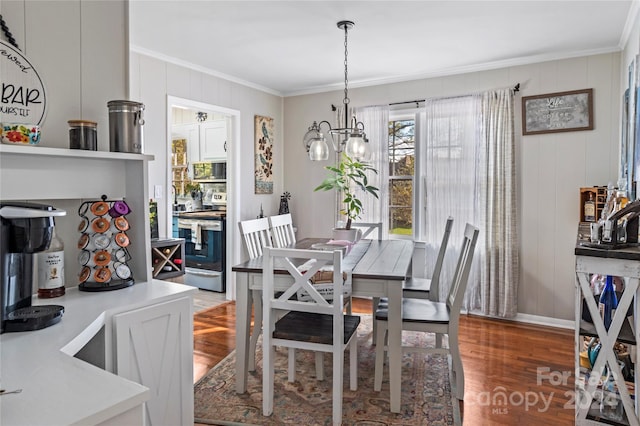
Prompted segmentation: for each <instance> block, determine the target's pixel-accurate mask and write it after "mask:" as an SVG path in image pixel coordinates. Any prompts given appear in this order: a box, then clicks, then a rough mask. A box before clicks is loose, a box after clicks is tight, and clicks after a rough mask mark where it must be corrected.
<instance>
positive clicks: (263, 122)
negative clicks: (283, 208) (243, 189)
mask: <svg viewBox="0 0 640 426" xmlns="http://www.w3.org/2000/svg"><path fill="white" fill-rule="evenodd" d="M254 137H255V172H254V173H255V182H256V184H255V188H256V189H255V193H256V194H273V118H270V117H263V116H261V115H256V116H255V126H254Z"/></svg>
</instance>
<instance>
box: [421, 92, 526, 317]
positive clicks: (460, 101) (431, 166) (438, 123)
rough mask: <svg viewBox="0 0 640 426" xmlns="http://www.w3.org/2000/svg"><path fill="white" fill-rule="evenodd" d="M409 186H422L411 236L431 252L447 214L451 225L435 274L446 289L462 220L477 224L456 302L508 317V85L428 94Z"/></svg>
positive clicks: (512, 287) (511, 274) (512, 255)
mask: <svg viewBox="0 0 640 426" xmlns="http://www.w3.org/2000/svg"><path fill="white" fill-rule="evenodd" d="M419 128H420V132H419V135H418V137H419V145H418V158H419V163H418V175H419V179H420V181H419V183H418V184H417V187H418V188H420V190H422V191H424V201H423V204H420V205H421V206H423V207H424V209H423V210H422V211H421V212H422V214H421V215H420V216H421V220H422V223H421V224H420V225H421V226H420V227H419V229H420V231H421V232H420V235H418V236H417V237H418V238H419V239H421V240H424V241H426V242H427V251H428V257H427V259H435V256H436V253H437V250H438V248H439V246H440V243H441V238H442V235H443V233H444V226H445V223H446V220H447V217H449V216H453V218H454V227H453V230H452V233H451V237H450V239H449V249H448V250H447V256H446V259H445V263H444V265H443V269H442V275H441V278H440V282H441V285H440V300H444V297H445V295H446V294H447V293H448V291H449V283H450V280H451V278H452V276H453V273H454V269H455V263H456V260H457V255H458V253H459V249H460V242H461V241H462V234H463V231H464V225H465V223H467V222H468V223H471V224H474V225H476V226H478V227H479V228H480V235H479V237H478V238H479V239H478V243H477V246H476V252H475V255H474V262H473V266H472V269H471V273H470V277H469V288H468V290H467V293H466V298H465V303H464V307H465V308H466V309H468V310H473V309H480V310H481V312H482V313H485V314H488V315H496V316H502V317H512V316H514V315H515V314H516V312H517V305H516V302H517V293H516V292H517V285H518V283H517V277H518V262H517V240H516V229H515V216H514V215H515V207H516V206H515V170H514V164H515V157H514V144H515V142H514V132H513V95H512V93H511V90H510V89H504V90H499V91H493V92H486V93H482V94H477V95H469V96H460V97H452V98H442V99H431V100H427V101H426V102H425V110H424V114H421V117H420V120H419Z"/></svg>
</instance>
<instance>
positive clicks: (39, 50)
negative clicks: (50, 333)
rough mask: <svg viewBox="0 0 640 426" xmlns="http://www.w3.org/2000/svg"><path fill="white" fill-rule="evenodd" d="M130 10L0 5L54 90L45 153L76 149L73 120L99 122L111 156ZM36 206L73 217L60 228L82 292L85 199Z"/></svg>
mask: <svg viewBox="0 0 640 426" xmlns="http://www.w3.org/2000/svg"><path fill="white" fill-rule="evenodd" d="M126 10H127V9H126V3H125V2H124V1H122V0H113V1H106V0H105V1H100V0H98V1H82V2H81V1H80V0H71V1H64V2H60V1H56V2H47V1H40V2H35V1H29V0H27V1H24V0H2V1H0V14H2V17H3V19H4V20H5V22H6V24H7V25H8V27H9V30H10V31H11V33H12V34H13V36H14V38H15V39H16V42H17V44H18V47H19V48H20V50H21V51H22V53H23V55H25V57H26V58H27V59H29V62H31V64H33V66H34V67H35V68H36V70H37V71H38V73H39V75H40V77H41V78H42V80H43V81H44V84H45V88H46V91H47V114H46V117H45V119H44V122H43V124H42V137H41V140H40V145H41V146H44V147H50V148H69V125H68V124H67V121H68V120H73V119H84V120H92V121H96V122H98V150H100V151H109V124H108V123H109V113H108V108H107V102H108V101H110V100H114V99H126V98H125V97H126V93H127V84H126V81H127V78H126V76H127V75H126V74H127V73H126V70H127V51H128V41H127V37H126V34H127V32H126ZM2 39H3V40H5V38H4V35H3V38H2ZM38 148H39V147H33V149H38ZM52 161H53V160H52ZM51 179H53V180H55V179H56V176H55V175H52V176H51ZM33 184H34V185H37V184H38V182H37V181H34V182H33ZM101 195H102V194H101V193H96V194H95V196H94V197H92V198H95V199H98V198H99V197H100V196H101ZM107 195H109V194H107ZM0 199H2V194H0ZM31 201H36V202H42V203H46V204H52V205H54V206H56V207H57V208H59V209H62V210H65V211H67V215H66V216H64V217H60V218H57V219H56V228H57V233H58V235H59V236H60V237H61V238H62V240H63V242H64V245H65V258H66V260H65V271H66V272H65V281H66V286H67V287H73V286H76V285H77V280H76V276H77V273H78V270H79V265H78V263H77V261H76V257H77V255H78V251H77V249H76V242H77V241H78V237H79V234H78V232H77V230H76V227H77V224H78V221H79V217H78V215H77V213H76V211H77V209H78V207H79V205H80V204H81V202H82V201H83V200H77V199H69V200H57V199H56V200H31ZM34 291H35V289H34Z"/></svg>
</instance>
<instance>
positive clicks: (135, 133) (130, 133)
mask: <svg viewBox="0 0 640 426" xmlns="http://www.w3.org/2000/svg"><path fill="white" fill-rule="evenodd" d="M107 106H108V107H109V150H110V151H113V152H133V153H138V154H141V153H142V142H143V140H142V126H143V125H144V118H143V114H142V113H143V111H144V104H142V103H140V102H135V101H109V102H108V103H107Z"/></svg>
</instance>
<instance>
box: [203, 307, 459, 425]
mask: <svg viewBox="0 0 640 426" xmlns="http://www.w3.org/2000/svg"><path fill="white" fill-rule="evenodd" d="M371 321H372V320H371V316H367V315H364V316H363V317H362V322H361V324H360V326H359V327H358V345H359V346H358V360H359V364H358V390H357V391H355V392H352V391H350V390H349V379H348V377H349V376H348V374H349V368H348V367H349V366H348V359H349V356H348V354H345V376H344V377H345V379H344V382H343V383H344V384H345V385H344V392H343V407H342V409H343V425H354V426H355V425H358V426H373V425H380V426H382V425H409V426H410V425H452V424H460V414H459V410H458V406H457V400H456V399H455V398H453V399H452V397H451V386H450V382H449V368H448V363H447V358H446V357H445V356H443V355H437V354H434V355H431V354H405V355H404V356H403V362H402V405H401V412H400V413H397V414H395V413H391V412H390V411H389V377H388V369H387V368H386V364H385V372H384V380H383V383H382V391H381V392H375V391H374V390H373V372H374V365H375V346H373V345H372V344H371V335H372V331H371V329H372V327H371ZM433 340H434V339H433V336H432V335H425V334H424V333H422V334H421V333H411V332H404V334H403V342H404V343H405V344H420V345H433ZM261 344H262V340H261V339H260V340H259V341H258V354H257V357H256V359H257V366H256V371H255V372H253V373H250V375H249V378H248V385H247V387H248V389H247V392H246V393H245V394H242V395H239V394H237V393H236V392H235V351H234V352H232V353H231V354H230V355H229V356H228V357H227V358H225V359H224V360H222V361H221V362H220V363H219V364H218V365H216V366H215V367H214V368H212V369H211V370H210V371H209V372H208V373H207V374H206V375H205V376H204V377H202V379H200V380H199V381H198V382H197V383H196V384H195V387H194V389H195V396H194V407H195V422H196V423H203V424H211V425H239V424H250V425H283V424H290V425H304V426H315V425H330V424H331V356H330V354H325V380H324V381H317V380H316V379H315V363H314V354H313V352H308V351H301V350H298V351H296V368H297V370H296V381H295V382H294V383H289V382H287V351H286V348H281V349H277V350H276V373H275V393H274V395H275V397H274V410H273V414H272V415H271V416H269V417H264V416H263V415H262V379H261V378H262V350H261V349H262V347H261Z"/></svg>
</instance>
